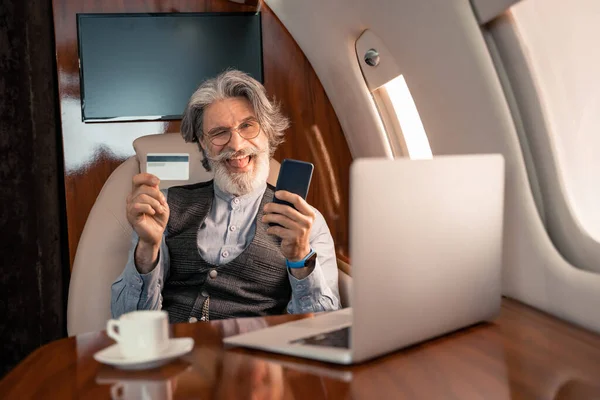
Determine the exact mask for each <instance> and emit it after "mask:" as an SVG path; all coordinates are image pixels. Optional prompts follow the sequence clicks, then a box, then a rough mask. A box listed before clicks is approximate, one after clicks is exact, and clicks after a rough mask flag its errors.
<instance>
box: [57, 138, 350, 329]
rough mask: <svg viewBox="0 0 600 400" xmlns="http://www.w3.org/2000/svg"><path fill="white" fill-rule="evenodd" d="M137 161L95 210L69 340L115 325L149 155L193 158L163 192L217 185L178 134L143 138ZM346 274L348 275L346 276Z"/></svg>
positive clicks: (274, 170)
mask: <svg viewBox="0 0 600 400" xmlns="http://www.w3.org/2000/svg"><path fill="white" fill-rule="evenodd" d="M133 147H134V149H135V152H136V155H135V156H133V157H131V158H129V159H127V160H126V161H125V162H124V163H123V164H121V165H120V166H119V167H118V168H117V169H116V170H115V171H114V172H113V173H112V174H111V176H110V177H109V178H108V180H107V181H106V183H105V184H104V187H103V188H102V190H101V192H100V194H99V195H98V198H97V199H96V202H95V204H94V207H93V208H92V210H91V212H90V214H89V216H88V220H87V222H86V224H85V228H84V230H83V233H82V235H81V238H80V240H79V245H78V247H77V254H76V256H75V261H74V263H73V271H72V274H71V282H70V285H69V299H68V309H67V330H68V333H69V335H77V334H80V333H84V332H92V331H99V330H103V329H104V328H105V326H106V321H107V320H108V319H110V317H111V314H110V286H111V284H112V283H113V282H114V280H115V279H116V278H117V277H118V276H119V275H120V274H121V272H122V271H123V268H124V266H125V263H126V262H127V254H128V251H129V246H130V242H131V233H132V228H131V226H130V225H129V222H128V221H127V217H126V214H125V202H126V198H127V195H128V194H129V193H130V191H131V186H132V184H131V181H132V178H133V176H134V175H135V174H138V173H139V172H140V171H141V172H145V166H146V163H145V160H146V154H148V153H188V154H189V155H190V180H189V181H186V182H178V181H168V182H161V189H164V188H167V187H169V186H176V185H181V184H188V183H196V182H203V181H207V180H210V179H212V174H210V173H208V172H206V171H205V170H204V168H203V167H202V165H201V160H202V154H201V153H200V152H199V151H198V147H197V145H196V144H194V143H185V142H184V141H183V139H182V137H181V135H179V134H161V135H150V136H144V137H141V138H138V139H137V140H135V141H134V143H133ZM278 173H279V162H277V161H275V160H271V171H270V174H269V178H268V182H269V183H270V184H272V185H275V183H276V181H277V175H278ZM338 265H339V267H340V268H341V269H340V270H339V289H340V298H341V302H342V305H343V306H344V307H347V306H349V304H350V303H349V293H350V288H351V284H352V279H351V278H350V277H349V275H348V274H347V273H349V267H348V265H347V264H345V263H344V262H343V261H340V260H338ZM344 271H346V272H344Z"/></svg>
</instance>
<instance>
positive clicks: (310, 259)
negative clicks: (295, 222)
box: [285, 248, 317, 269]
mask: <svg viewBox="0 0 600 400" xmlns="http://www.w3.org/2000/svg"><path fill="white" fill-rule="evenodd" d="M316 259H317V253H316V252H315V251H314V250H313V249H312V248H310V249H309V251H308V253H307V254H306V256H304V257H303V258H301V259H299V260H297V261H292V260H289V259H286V260H285V263H286V266H287V267H288V268H290V269H300V268H311V267H314V266H315V263H316Z"/></svg>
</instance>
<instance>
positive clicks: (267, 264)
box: [162, 181, 292, 323]
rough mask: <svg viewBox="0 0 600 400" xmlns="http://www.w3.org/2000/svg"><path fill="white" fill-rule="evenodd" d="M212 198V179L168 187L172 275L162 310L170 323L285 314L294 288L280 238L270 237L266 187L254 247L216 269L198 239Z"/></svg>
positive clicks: (269, 193) (269, 190)
mask: <svg viewBox="0 0 600 400" xmlns="http://www.w3.org/2000/svg"><path fill="white" fill-rule="evenodd" d="M213 199H214V189H213V181H210V182H203V183H199V184H195V185H186V186H177V187H172V188H170V189H169V196H168V200H167V201H168V203H169V208H170V211H171V213H170V217H169V222H168V224H167V232H166V236H165V241H166V243H167V246H168V248H169V255H170V259H171V262H170V271H169V277H168V278H167V280H166V282H165V286H164V288H163V291H162V295H163V304H162V309H163V310H166V311H167V312H168V313H169V320H170V322H171V323H175V322H187V321H189V320H190V318H192V317H194V318H196V319H198V320H208V319H209V317H210V319H223V318H238V317H251V316H263V315H271V314H283V313H285V311H286V306H287V304H288V302H289V300H290V297H291V293H292V289H291V286H290V283H289V279H288V273H287V270H286V265H285V257H284V256H283V255H282V254H281V250H280V243H281V240H280V239H279V238H277V237H275V236H272V235H268V234H267V227H268V226H267V225H266V224H264V223H263V222H262V221H261V219H262V216H263V207H264V206H265V204H267V203H268V202H270V201H272V199H273V188H272V186H268V187H267V189H266V191H265V194H264V195H263V198H262V200H261V204H260V207H259V211H258V214H257V216H256V233H255V235H254V238H253V239H252V242H251V243H250V245H249V246H248V247H247V248H246V249H245V250H244V251H243V252H242V253H241V254H240V255H239V256H238V257H236V258H235V259H234V260H232V261H230V262H228V263H227V264H223V265H212V264H209V263H207V262H206V261H204V260H203V259H202V257H201V256H200V252H199V251H198V244H197V235H198V229H199V227H200V224H202V223H203V221H204V219H205V218H206V216H207V215H208V212H209V211H210V208H211V206H212V202H213Z"/></svg>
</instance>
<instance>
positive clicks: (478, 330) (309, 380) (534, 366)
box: [0, 300, 600, 400]
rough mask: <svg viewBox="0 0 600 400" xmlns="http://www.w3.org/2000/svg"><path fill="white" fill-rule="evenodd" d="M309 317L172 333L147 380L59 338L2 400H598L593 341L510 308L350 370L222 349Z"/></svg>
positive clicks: (100, 343) (1, 389)
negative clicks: (247, 334) (131, 394)
mask: <svg viewBox="0 0 600 400" xmlns="http://www.w3.org/2000/svg"><path fill="white" fill-rule="evenodd" d="M307 316H310V315H304V316H297V315H286V316H276V317H267V318H244V319H238V320H222V321H214V322H210V323H196V324H177V325H174V326H173V333H174V335H175V336H177V337H192V338H193V339H194V341H195V348H194V350H192V352H191V353H189V354H187V355H185V356H183V357H182V358H181V359H180V360H178V361H176V362H174V363H172V364H170V365H167V366H164V367H161V368H160V369H156V370H153V371H141V372H131V371H129V372H127V371H119V370H116V369H113V368H111V367H108V366H104V365H101V364H99V363H97V362H96V361H95V360H94V359H93V354H94V353H95V352H96V351H98V350H101V349H102V348H104V347H106V346H108V345H110V344H112V343H113V342H112V340H110V339H108V338H107V337H106V335H105V334H104V333H91V334H84V335H80V336H77V337H76V338H68V339H62V340H59V341H56V342H54V343H51V344H50V345H48V346H46V347H44V348H41V349H39V350H37V351H36V352H35V353H33V354H32V355H30V356H29V357H28V358H27V359H26V360H25V361H23V362H22V363H21V364H19V366H17V368H15V369H14V370H13V371H12V372H11V373H10V374H9V375H8V376H6V377H5V378H4V379H3V380H2V381H0V397H1V398H15V399H25V398H38V397H43V398H48V399H51V398H57V399H59V398H85V399H94V398H107V397H108V395H109V391H110V389H111V386H115V385H118V384H119V382H121V383H124V384H127V385H135V383H136V382H138V384H139V383H140V382H142V381H145V382H146V383H148V382H153V383H154V385H156V386H159V387H161V388H162V390H163V391H164V398H171V397H170V396H172V397H173V398H175V399H178V398H180V399H191V398H226V399H241V398H250V397H252V398H276V399H325V398H329V399H343V398H354V399H402V398H407V399H415V398H419V399H421V398H422V399H511V398H512V399H578V400H580V399H598V398H600V382H599V381H598V376H600V337H599V336H598V335H595V334H592V333H589V332H586V331H583V330H581V329H579V328H576V327H573V326H570V325H568V324H566V323H564V322H562V321H559V320H557V319H555V318H552V317H550V316H548V315H546V314H543V313H541V312H539V311H536V310H534V309H531V308H529V307H527V306H525V305H523V304H521V303H517V302H515V301H511V300H504V302H503V306H502V312H501V315H500V317H499V318H498V319H497V320H496V321H495V322H493V323H488V324H480V325H476V326H473V327H470V328H468V329H464V330H462V331H459V332H455V333H453V334H449V335H446V336H444V337H441V338H438V339H435V340H431V341H428V342H425V343H422V344H420V345H417V346H412V347H410V348H407V349H404V350H401V351H397V352H395V353H392V354H390V355H387V356H385V357H381V358H378V359H375V360H373V361H370V362H366V363H363V364H360V365H357V366H353V367H344V366H335V365H332V364H326V363H320V362H316V361H309V360H302V359H300V358H294V357H285V356H278V355H274V354H270V353H265V352H260V351H251V350H241V349H230V350H226V349H225V348H223V344H222V338H223V337H225V336H229V335H233V334H236V333H239V332H240V331H248V330H253V329H257V328H258V327H261V326H267V325H276V324H279V323H282V322H285V321H290V320H294V319H298V318H303V317H307ZM156 386H155V387H156ZM130 388H131V386H130Z"/></svg>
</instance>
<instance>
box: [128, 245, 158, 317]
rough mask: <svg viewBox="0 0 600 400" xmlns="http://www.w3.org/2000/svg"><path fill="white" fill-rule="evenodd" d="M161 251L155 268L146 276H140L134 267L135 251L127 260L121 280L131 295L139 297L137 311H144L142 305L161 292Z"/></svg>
mask: <svg viewBox="0 0 600 400" xmlns="http://www.w3.org/2000/svg"><path fill="white" fill-rule="evenodd" d="M162 265H163V249H161V250H160V251H159V253H158V262H157V264H156V267H154V269H153V270H152V271H150V272H148V273H147V274H140V273H139V271H138V270H137V268H136V266H135V250H134V252H132V254H131V256H130V257H129V259H128V260H127V265H126V267H125V272H124V274H123V280H124V281H125V282H126V285H127V286H128V289H129V292H130V293H131V295H134V296H139V302H138V309H145V308H146V307H144V305H145V304H146V303H147V302H148V301H151V300H152V299H154V298H155V297H156V296H157V295H158V294H160V293H161V291H162V285H163V282H162V280H163V276H162V275H163V274H162Z"/></svg>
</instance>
